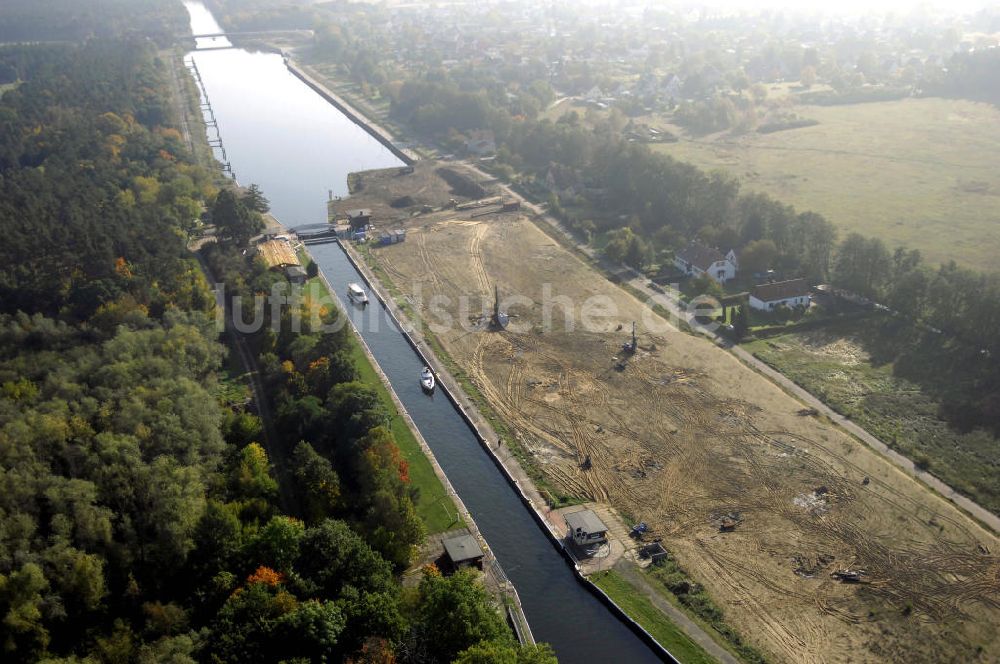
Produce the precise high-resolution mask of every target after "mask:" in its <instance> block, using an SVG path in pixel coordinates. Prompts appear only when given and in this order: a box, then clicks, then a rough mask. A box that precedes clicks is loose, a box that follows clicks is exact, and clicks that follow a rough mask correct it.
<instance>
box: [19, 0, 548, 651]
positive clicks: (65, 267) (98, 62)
mask: <svg viewBox="0 0 1000 664" xmlns="http://www.w3.org/2000/svg"><path fill="white" fill-rule="evenodd" d="M166 4H167V5H168V6H172V4H171V3H166ZM93 6H96V5H92V7H93ZM132 27H133V24H127V25H126V26H125V27H123V28H121V29H120V30H118V31H117V32H116V34H115V36H114V38H110V39H102V40H90V41H86V42H85V43H80V44H53V45H33V46H17V47H6V48H4V49H3V50H0V63H2V64H3V66H4V67H5V68H6V71H8V72H12V73H13V77H14V78H15V79H16V80H18V81H21V84H20V85H19V86H18V87H16V89H13V90H10V91H7V92H6V93H5V94H4V95H3V97H2V98H0V234H2V237H4V242H3V243H2V244H0V483H2V484H0V486H2V488H3V491H2V493H0V615H2V616H3V620H2V622H0V648H2V659H3V661H5V662H35V661H46V662H67V663H69V662H81V661H88V662H174V663H178V664H180V663H186V662H247V661H276V662H277V661H284V662H318V661H340V660H351V661H357V662H364V661H372V662H374V661H378V662H391V661H401V662H450V661H461V662H483V661H501V662H512V663H513V662H553V661H555V658H554V657H553V656H552V654H551V651H550V650H549V649H548V648H546V647H544V646H538V647H529V648H526V647H521V646H519V645H518V644H517V642H516V641H515V639H514V637H513V635H512V632H511V631H510V629H509V628H508V627H507V625H506V624H505V622H504V621H503V619H502V618H501V616H500V614H499V612H498V611H497V610H496V606H495V602H494V600H493V598H492V597H491V596H490V595H489V594H488V593H487V592H486V590H485V589H484V588H483V586H482V585H481V584H480V583H479V582H478V581H477V580H476V579H475V577H474V576H472V575H471V574H468V573H464V574H456V575H454V576H451V577H443V576H442V575H441V574H440V573H439V572H438V571H437V570H436V568H433V567H432V566H431V567H428V568H426V569H425V570H424V571H423V574H422V575H421V576H422V580H421V581H420V582H419V583H418V584H417V585H416V586H415V587H408V588H403V586H402V585H401V582H400V573H401V571H402V570H404V569H405V568H406V567H407V566H408V565H409V563H410V558H411V556H412V553H413V550H414V545H415V544H417V543H419V542H421V541H422V539H423V527H422V524H421V522H420V521H419V520H418V518H417V517H416V515H415V512H414V508H413V505H414V501H416V500H419V496H418V495H417V494H416V493H415V492H414V491H412V490H411V488H410V486H409V482H408V477H407V467H406V463H405V462H404V461H403V460H402V459H401V458H400V455H399V451H398V449H397V448H396V445H395V442H394V440H393V439H392V435H391V434H390V433H389V432H388V430H386V429H385V428H384V426H383V424H384V422H385V419H386V417H385V413H384V412H383V410H382V408H383V406H382V405H381V403H380V402H379V400H378V399H377V398H375V397H374V396H373V394H372V392H371V390H370V389H369V388H368V387H366V386H365V385H362V384H359V383H357V382H356V377H357V371H356V368H355V367H354V366H353V364H352V360H351V359H350V357H349V356H348V355H347V353H346V352H345V349H346V347H347V344H348V343H350V341H351V340H350V338H349V336H348V333H347V332H346V331H342V332H340V333H337V334H319V333H318V332H315V333H314V332H313V331H312V330H309V329H306V330H305V331H304V332H303V333H302V334H299V333H292V332H291V329H290V326H287V325H285V326H282V327H281V330H282V331H281V332H280V333H271V332H268V333H266V334H264V335H263V336H262V337H261V338H260V339H258V340H256V346H257V347H258V350H260V352H261V363H262V365H263V366H264V373H265V375H266V379H267V381H268V386H269V388H270V389H269V390H268V392H269V394H271V395H272V397H273V401H274V403H273V408H274V412H276V413H277V423H276V424H277V426H276V427H274V428H275V430H276V431H277V432H278V433H277V435H276V436H275V437H274V438H270V437H269V436H268V435H267V433H266V432H265V430H264V429H265V426H266V424H267V423H265V422H263V421H262V420H261V418H260V417H259V416H258V415H257V414H256V413H255V411H254V409H253V408H252V407H251V405H250V404H248V399H247V397H246V390H245V387H243V384H242V382H241V381H240V379H239V377H238V376H235V375H234V374H233V373H232V370H231V369H227V357H228V353H227V349H226V347H225V346H224V345H223V344H222V343H220V330H219V329H218V328H217V327H216V322H215V315H214V314H215V307H216V302H215V298H214V295H213V293H212V292H211V291H210V290H209V286H208V281H207V280H206V278H205V277H204V276H203V273H202V270H201V268H200V267H199V262H198V260H197V259H196V258H195V257H194V255H192V254H191V253H190V252H189V251H188V249H187V242H188V239H189V238H190V237H191V235H192V233H194V232H195V231H196V230H197V229H198V228H199V227H200V226H201V224H202V222H203V220H206V221H209V222H213V221H214V222H217V223H218V224H219V225H220V226H221V227H222V228H225V229H226V232H225V233H222V234H220V242H219V243H218V244H216V245H214V246H212V247H211V248H210V249H209V250H208V251H206V256H205V259H206V262H208V263H209V264H210V265H211V266H212V269H213V271H214V272H215V273H216V274H217V275H223V276H224V277H225V278H226V279H227V281H228V284H229V285H230V286H231V287H232V289H233V290H232V291H231V292H236V293H239V292H246V293H250V294H256V293H258V292H262V291H263V292H266V291H267V290H268V289H269V287H270V284H271V283H272V282H273V280H274V276H273V275H272V274H270V273H267V271H266V270H265V269H263V266H262V265H260V264H259V263H255V262H253V261H252V260H250V259H248V258H247V257H245V256H244V252H243V248H244V247H245V244H246V242H247V240H248V239H249V235H248V234H252V232H253V231H254V229H256V228H258V226H257V220H256V219H255V217H254V215H255V214H256V213H255V212H254V211H253V210H248V209H246V208H247V207H253V206H254V205H255V202H254V201H253V200H251V199H250V198H248V197H245V196H241V195H239V194H234V193H233V191H232V190H231V189H228V188H223V189H222V190H221V191H220V188H219V182H218V180H217V179H216V176H215V174H213V173H211V172H209V171H207V170H206V169H204V168H202V167H199V166H197V165H195V163H194V161H193V158H192V156H191V155H190V154H188V153H187V150H186V148H185V146H184V145H183V142H182V139H181V135H180V133H179V132H178V131H177V129H176V128H174V126H173V124H174V119H173V118H172V110H171V106H170V103H169V87H168V85H167V78H166V76H167V74H166V68H165V67H166V65H165V63H164V62H163V60H162V57H168V56H166V55H165V54H163V53H162V52H158V51H156V50H155V47H154V46H153V44H152V43H151V42H150V41H149V40H146V39H132V38H130V37H129V34H130V33H131V30H132ZM116 30H117V28H116ZM258 195H259V192H258ZM268 309H269V308H268ZM287 315H290V312H288V311H285V312H284V313H283V316H287ZM339 315H340V314H339V313H338V312H337V311H336V310H330V311H328V312H325V314H324V316H325V320H326V321H327V322H331V321H332V320H333V319H335V318H336V317H337V316H339ZM279 322H280V321H279ZM269 453H270V454H269ZM272 455H280V456H281V459H280V464H279V463H278V461H279V459H277V458H273V457H272ZM279 467H280V468H281V469H282V471H283V472H279V471H278V468H279Z"/></svg>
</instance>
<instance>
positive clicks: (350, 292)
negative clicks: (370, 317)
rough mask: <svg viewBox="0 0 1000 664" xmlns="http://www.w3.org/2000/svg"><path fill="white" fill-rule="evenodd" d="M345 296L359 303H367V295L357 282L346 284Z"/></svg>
mask: <svg viewBox="0 0 1000 664" xmlns="http://www.w3.org/2000/svg"><path fill="white" fill-rule="evenodd" d="M347 297H349V298H351V301H352V302H356V303H358V304H361V305H365V304H368V296H367V295H365V291H364V289H363V288H361V286H359V285H357V284H347Z"/></svg>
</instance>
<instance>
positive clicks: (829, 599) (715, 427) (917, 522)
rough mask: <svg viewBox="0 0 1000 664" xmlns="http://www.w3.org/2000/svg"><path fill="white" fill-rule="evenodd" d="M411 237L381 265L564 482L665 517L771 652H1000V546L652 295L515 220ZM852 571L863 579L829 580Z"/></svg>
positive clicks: (414, 223)
mask: <svg viewBox="0 0 1000 664" xmlns="http://www.w3.org/2000/svg"><path fill="white" fill-rule="evenodd" d="M463 215H464V216H463ZM406 227H407V229H408V238H407V241H406V242H405V243H402V244H398V245H393V246H388V247H381V248H378V249H376V250H374V255H375V256H376V259H377V261H378V263H379V265H380V267H381V268H382V269H383V270H384V273H385V274H387V275H389V278H390V279H391V280H392V282H393V284H394V286H395V288H397V289H398V290H399V291H401V292H402V293H404V294H405V295H406V296H407V297H408V299H410V301H411V303H412V304H413V305H414V306H415V308H416V310H417V311H418V312H419V315H420V317H421V318H422V319H423V320H424V321H425V322H427V323H428V324H431V325H433V329H434V331H435V333H436V334H437V336H438V338H439V339H440V340H441V342H442V344H443V345H444V347H445V348H446V349H447V351H448V352H449V354H450V355H451V356H452V357H453V358H454V360H455V361H456V362H457V363H458V364H459V365H460V366H461V367H462V368H463V369H464V370H465V371H466V372H467V373H468V374H469V375H470V377H471V378H472V380H473V381H474V383H475V384H476V385H477V387H478V388H479V389H480V390H481V391H482V393H483V394H484V395H485V396H486V397H487V398H488V399H489V401H490V402H491V404H492V407H493V408H494V409H495V410H496V412H497V413H498V414H499V415H500V416H501V417H502V418H504V419H505V420H506V422H507V423H508V424H509V426H510V428H511V429H512V430H513V431H514V432H516V436H517V437H518V438H519V440H520V442H521V444H522V445H524V446H525V447H526V448H528V449H529V450H531V453H532V455H533V456H534V458H535V459H536V461H537V462H538V463H539V465H540V466H541V467H542V469H543V471H544V472H545V473H546V475H547V476H548V477H549V478H550V479H551V481H552V482H553V484H555V485H557V486H560V487H561V488H562V489H563V490H565V491H566V492H567V493H570V494H573V495H577V496H581V497H586V498H587V499H592V500H596V501H602V502H607V503H609V504H611V505H613V506H614V507H616V508H617V509H618V510H619V511H620V512H622V513H623V514H628V515H631V516H633V517H635V518H636V519H641V520H644V521H646V522H648V523H649V524H650V525H651V526H653V528H654V529H655V531H656V532H657V534H658V535H660V536H662V537H663V538H664V542H665V544H666V545H667V546H668V548H669V549H671V550H672V551H673V552H675V554H676V555H677V557H678V559H679V560H680V562H681V564H682V565H683V566H684V567H685V568H686V569H687V570H688V572H689V573H690V574H691V576H692V577H693V578H694V579H695V580H696V581H697V582H699V583H701V584H703V585H704V586H706V588H707V589H708V590H709V592H710V594H711V595H712V596H713V597H714V598H715V600H716V601H717V603H718V604H719V605H720V606H721V607H723V609H724V610H725V612H726V615H727V620H728V621H729V622H731V623H732V624H733V625H734V626H736V627H737V628H738V629H739V630H740V631H741V632H742V633H743V634H744V635H745V637H746V638H747V639H748V640H750V641H751V642H753V643H754V644H755V645H757V646H758V647H760V648H761V649H762V650H763V651H764V652H766V653H767V654H768V655H769V656H771V657H773V658H774V659H775V660H776V661H787V662H866V661H880V662H881V661H884V662H887V661H914V662H915V661H927V662H946V661H948V662H950V661H955V662H959V661H961V662H967V661H997V660H998V659H1000V640H998V638H997V634H996V632H997V626H998V625H1000V592H998V591H1000V557H998V556H997V555H996V552H997V551H1000V543H998V542H997V539H996V538H995V537H994V536H993V535H991V534H990V533H988V532H986V531H985V530H983V529H982V528H980V527H979V526H978V525H976V524H975V523H974V522H972V521H971V520H970V519H968V518H966V517H965V516H964V515H962V514H961V513H960V512H958V511H957V510H956V509H955V508H954V507H952V506H951V505H950V504H949V503H947V502H946V501H944V500H942V499H940V498H939V497H938V496H936V495H934V494H932V493H931V492H929V491H928V490H927V489H925V488H924V487H922V486H921V485H919V484H917V483H916V482H915V481H913V480H912V479H910V478H909V477H907V476H905V475H904V474H902V473H901V472H899V471H897V470H896V469H895V468H894V467H893V466H892V465H891V464H889V463H888V462H886V461H884V460H883V459H882V458H881V457H879V456H877V455H876V454H874V453H873V452H871V451H869V450H868V448H866V447H865V446H864V445H862V444H861V443H859V442H856V441H854V440H853V439H851V438H849V437H848V436H846V435H845V434H842V433H840V432H839V431H837V430H835V429H834V428H832V426H830V425H829V424H828V423H826V422H824V421H821V420H817V419H816V418H814V417H811V416H808V415H801V414H799V410H800V409H801V408H802V405H801V404H800V403H799V402H797V401H795V400H794V399H792V398H791V397H789V396H787V395H786V394H785V393H784V392H782V391H781V390H779V389H778V388H777V387H776V386H775V385H773V384H772V383H770V382H769V381H767V380H765V379H764V378H762V377H760V376H758V375H757V374H756V373H754V372H753V371H751V370H750V369H748V368H746V367H745V366H743V365H742V364H741V363H739V362H738V361H737V360H736V359H734V358H733V357H732V356H731V355H730V354H728V353H726V352H725V351H723V350H721V349H718V348H716V347H714V346H713V345H712V344H711V343H709V342H708V341H706V340H704V339H699V338H695V337H693V336H691V335H688V334H684V333H681V332H678V331H676V330H675V329H673V328H665V326H663V325H657V329H656V330H655V331H654V332H650V331H649V329H648V327H650V326H648V325H647V326H644V325H643V323H642V322H641V321H643V320H646V321H649V314H648V313H647V314H645V316H643V308H644V305H643V304H642V303H641V302H639V301H638V300H636V299H635V298H633V297H631V296H630V295H628V294H627V293H625V292H624V291H622V290H621V289H619V288H618V287H616V286H615V285H613V284H611V283H610V282H608V281H607V280H606V279H604V278H603V277H602V276H600V275H599V274H597V273H596V272H594V271H593V270H592V269H591V268H590V267H589V266H587V265H586V264H584V263H583V262H581V261H580V260H579V259H577V258H576V257H575V256H573V255H572V254H571V253H569V252H568V251H566V250H565V249H564V248H562V247H561V246H559V245H558V244H557V243H556V242H555V241H554V240H552V239H551V238H550V237H548V236H547V235H545V234H544V233H543V232H541V231H540V230H539V229H538V228H537V227H536V226H535V225H534V224H533V223H532V222H530V221H528V220H526V219H523V218H521V217H519V216H518V215H517V214H516V213H507V214H503V215H500V214H492V215H484V216H481V217H477V218H472V215H470V214H468V213H463V212H455V211H447V212H438V213H434V214H430V215H422V216H418V217H415V218H413V219H412V220H410V221H409V222H407V224H406ZM494 284H497V285H499V287H500V289H501V294H502V297H503V299H505V300H512V299H514V296H516V299H517V302H515V303H512V304H510V305H505V307H504V308H506V309H507V310H508V312H509V313H510V314H511V315H512V319H511V326H510V328H508V330H506V331H491V330H489V329H488V326H487V322H488V319H487V318H484V317H482V312H483V310H484V309H488V308H489V307H490V306H491V305H492V289H493V285H494ZM546 292H548V293H549V297H548V298H547V299H548V301H550V302H551V301H553V300H554V299H555V300H556V304H555V305H554V306H549V307H546V306H544V305H543V300H544V299H545V298H544V297H543V296H544V294H545V293H546ZM462 295H466V296H471V298H470V299H469V301H468V302H463V301H461V298H460V296H462ZM442 296H444V297H446V298H447V301H445V300H442ZM595 296H604V299H603V302H604V305H603V306H604V307H605V308H606V306H607V303H608V302H610V303H611V304H612V305H613V306H614V307H615V308H616V309H617V312H616V313H615V314H614V315H613V316H606V317H601V316H596V315H593V316H592V320H590V321H589V323H590V324H589V325H586V326H583V325H581V321H580V319H579V317H577V318H576V319H575V320H574V325H573V329H567V326H566V323H565V318H564V313H565V311H566V310H571V311H573V312H575V313H577V314H578V313H579V312H578V311H577V309H578V307H579V306H580V304H581V303H582V302H583V301H585V300H586V299H587V298H594V297H595ZM591 304H592V306H591V310H592V311H591V313H592V314H594V313H595V312H596V313H600V312H601V310H602V309H601V306H602V305H601V304H599V303H597V304H595V301H594V300H592V302H591ZM595 307H596V309H595ZM449 318H450V320H451V323H450V325H448V324H446V323H448V319H449ZM547 319H551V321H552V324H551V325H547V324H546V320H547ZM633 320H635V321H640V325H639V330H638V332H639V348H638V351H637V352H636V354H635V355H634V356H633V357H631V358H628V359H627V361H626V362H625V363H624V366H622V364H621V360H622V359H624V357H625V356H624V355H623V354H622V353H621V344H622V343H623V342H625V341H627V340H628V336H629V332H630V327H631V323H632V321H633ZM619 325H621V329H618V328H619ZM588 458H589V460H590V464H589V467H587V466H588V464H586V463H585V461H586V460H587V459H588ZM585 468H586V469H585ZM726 516H732V517H737V520H738V521H739V523H738V525H736V527H735V529H734V530H732V531H731V532H721V531H720V523H721V520H722V519H723V517H726ZM843 568H851V569H862V570H865V571H866V572H867V574H866V576H865V577H864V579H865V581H866V583H861V584H846V583H842V582H840V581H838V580H836V579H834V578H832V577H831V572H833V571H836V570H839V569H843Z"/></svg>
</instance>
